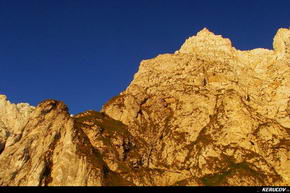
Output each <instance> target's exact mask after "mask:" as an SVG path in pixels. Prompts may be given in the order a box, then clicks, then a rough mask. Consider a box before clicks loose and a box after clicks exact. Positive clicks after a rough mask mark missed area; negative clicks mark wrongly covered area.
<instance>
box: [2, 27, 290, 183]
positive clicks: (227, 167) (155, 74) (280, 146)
mask: <svg viewBox="0 0 290 193" xmlns="http://www.w3.org/2000/svg"><path fill="white" fill-rule="evenodd" d="M96 100H97V99H96ZM289 118H290V30H289V29H285V28H281V29H279V30H278V31H277V33H276V35H275V37H274V41H273V50H267V49H262V48H258V49H253V50H247V51H241V50H238V49H236V48H234V47H233V46H232V43H231V41H230V40H229V39H226V38H223V37H222V36H220V35H215V34H214V33H212V32H210V31H209V30H207V29H203V30H201V31H200V32H198V33H197V34H196V36H193V37H190V38H188V39H187V40H186V41H185V43H184V44H183V45H182V46H181V48H180V49H179V50H177V51H176V52H175V53H173V54H162V55H159V56H157V57H155V58H153V59H149V60H144V61H142V62H141V64H140V67H139V70H138V72H137V73H136V74H135V76H134V79H133V81H132V82H131V83H130V85H129V86H128V87H127V89H126V90H124V91H123V92H121V93H120V94H119V95H118V96H116V97H114V98H112V99H111V100H110V101H108V102H107V103H106V104H105V105H104V106H103V108H102V110H101V112H96V111H87V112H83V113H80V114H77V115H74V116H71V115H70V114H69V112H68V108H67V106H66V105H65V104H64V103H63V102H60V101H56V100H51V99H50V100H45V101H43V102H41V103H40V104H38V105H37V106H36V107H32V106H30V105H29V104H25V103H21V104H11V103H10V102H9V101H8V100H7V99H6V96H4V95H0V185H1V186H75V185H78V186H180V185H181V186H210V185H214V186H249V185H250V186H266V185H267V186H269V185H275V186H285V185H286V186H287V185H288V186H289V185H290V169H289V168H290V119H289Z"/></svg>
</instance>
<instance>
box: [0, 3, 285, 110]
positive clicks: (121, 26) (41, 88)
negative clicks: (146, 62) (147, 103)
mask: <svg viewBox="0 0 290 193" xmlns="http://www.w3.org/2000/svg"><path fill="white" fill-rule="evenodd" d="M289 25H290V1H289V0H212V1H210V0H199V1H197V0H122V1H121V0H0V93H2V94H6V95H7V96H8V98H9V99H10V100H11V101H12V102H13V103H16V102H17V103H18V102H29V103H30V104H32V105H36V104H37V103H38V102H40V101H42V100H44V99H47V98H53V99H57V100H63V101H65V103H66V104H67V105H68V106H69V108H70V112H71V113H73V114H75V113H78V112H81V111H85V110H88V109H95V110H99V109H100V108H101V106H102V105H103V104H104V103H105V102H106V101H108V100H109V99H110V98H111V97H113V96H115V95H118V94H119V93H120V92H121V91H122V90H124V89H125V88H126V87H127V86H128V84H129V83H130V81H131V80H132V78H133V75H134V73H135V72H136V71H137V70H138V66H139V63H140V61H141V60H143V59H148V58H152V57H155V56H157V55H158V54H161V53H172V52H174V51H175V50H177V49H179V47H180V46H181V45H182V43H183V42H184V40H185V39H186V38H188V37H189V36H192V35H194V34H196V32H198V31H199V30H201V29H202V28H203V27H207V28H208V29H209V30H211V31H213V32H214V33H216V34H221V35H223V36H224V37H227V38H230V39H231V40H232V42H233V45H234V46H235V47H236V48H238V49H242V50H245V49H252V48H256V47H263V48H270V49H272V38H273V36H274V34H275V32H276V30H277V29H278V28H280V27H289Z"/></svg>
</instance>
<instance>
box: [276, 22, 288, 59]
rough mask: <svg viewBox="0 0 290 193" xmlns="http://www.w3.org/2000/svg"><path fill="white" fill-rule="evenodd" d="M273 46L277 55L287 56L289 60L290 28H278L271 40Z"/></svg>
mask: <svg viewBox="0 0 290 193" xmlns="http://www.w3.org/2000/svg"><path fill="white" fill-rule="evenodd" d="M273 48H274V50H275V51H276V52H277V54H278V55H279V57H284V56H285V57H287V60H288V61H289V60H290V30H289V29H286V28H280V29H279V30H278V31H277V33H276V35H275V37H274V42H273Z"/></svg>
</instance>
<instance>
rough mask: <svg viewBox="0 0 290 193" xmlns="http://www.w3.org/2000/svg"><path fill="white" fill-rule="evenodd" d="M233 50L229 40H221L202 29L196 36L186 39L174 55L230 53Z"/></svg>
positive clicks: (218, 36)
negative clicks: (205, 52) (204, 52)
mask: <svg viewBox="0 0 290 193" xmlns="http://www.w3.org/2000/svg"><path fill="white" fill-rule="evenodd" d="M233 49H234V48H232V43H231V41H230V40H229V39H227V38H223V37H222V36H221V35H215V34H214V33H213V32H210V31H209V30H208V29H207V28H204V29H202V30H201V31H199V32H198V33H197V34H196V36H192V37H190V38H188V39H187V40H186V41H185V42H184V44H183V45H182V46H181V48H180V49H179V50H178V51H177V52H176V53H187V54H188V53H192V54H195V53H196V52H203V51H207V52H209V51H210V52H230V51H231V50H233Z"/></svg>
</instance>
